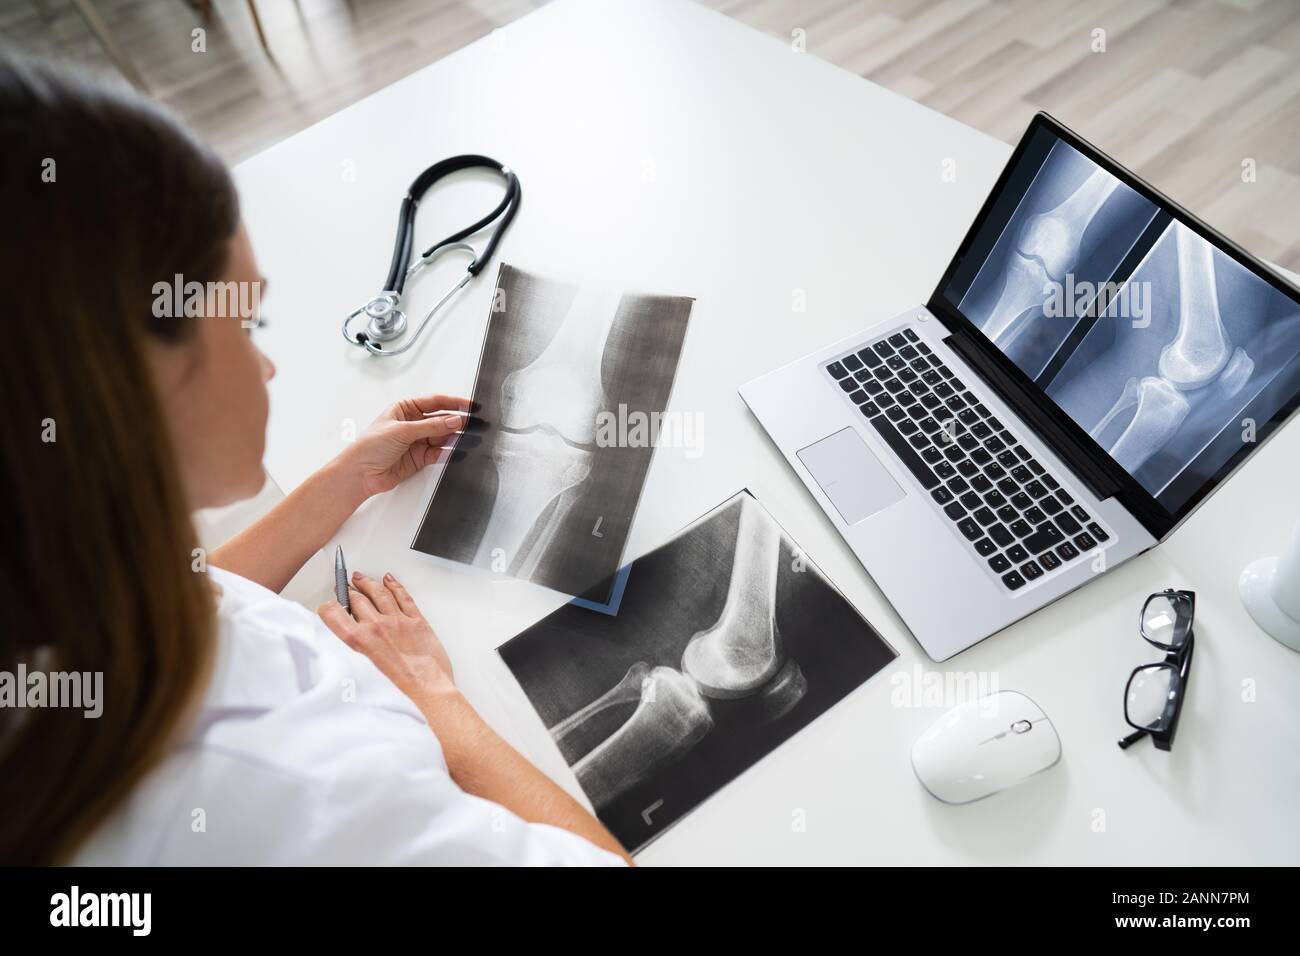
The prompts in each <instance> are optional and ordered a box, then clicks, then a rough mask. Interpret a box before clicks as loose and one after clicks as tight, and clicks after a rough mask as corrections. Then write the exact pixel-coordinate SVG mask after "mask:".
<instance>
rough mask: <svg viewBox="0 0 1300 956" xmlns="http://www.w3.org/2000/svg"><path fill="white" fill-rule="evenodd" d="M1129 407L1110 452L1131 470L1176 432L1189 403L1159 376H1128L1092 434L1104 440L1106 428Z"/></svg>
mask: <svg viewBox="0 0 1300 956" xmlns="http://www.w3.org/2000/svg"><path fill="white" fill-rule="evenodd" d="M1130 408H1132V409H1133V417H1132V419H1130V420H1129V423H1128V426H1127V427H1126V428H1125V429H1124V430H1123V432H1121V433H1120V435H1119V437H1118V438H1116V439H1115V441H1114V442H1112V443H1111V445H1110V449H1109V451H1110V455H1111V457H1112V458H1114V459H1115V461H1116V462H1117V463H1118V464H1119V465H1120V466H1122V467H1123V468H1124V469H1126V470H1127V471H1129V472H1134V471H1136V470H1137V469H1138V468H1141V467H1142V465H1144V464H1145V463H1146V460H1147V459H1148V458H1150V457H1151V456H1152V455H1154V454H1155V453H1156V452H1157V451H1159V450H1160V449H1161V448H1162V447H1164V445H1165V443H1166V442H1167V441H1169V439H1170V438H1172V437H1173V435H1174V433H1175V432H1177V431H1178V426H1180V425H1181V424H1182V423H1183V419H1184V418H1186V417H1187V410H1188V404H1187V398H1186V396H1184V395H1183V393H1182V392H1180V391H1179V390H1178V389H1176V388H1174V386H1172V385H1170V384H1169V383H1168V382H1166V381H1165V380H1164V379H1162V378H1157V377H1155V376H1154V375H1148V376H1147V377H1146V378H1143V379H1142V380H1141V381H1138V380H1137V379H1135V378H1130V379H1129V380H1128V381H1127V382H1125V383H1124V391H1123V392H1122V393H1121V394H1120V397H1119V400H1118V401H1116V402H1115V404H1114V406H1112V407H1111V410H1110V411H1108V412H1107V413H1106V414H1105V416H1103V418H1102V419H1101V421H1099V422H1098V423H1097V424H1096V425H1095V426H1094V427H1093V429H1092V435H1093V437H1094V438H1097V439H1099V440H1101V439H1103V437H1104V436H1103V432H1104V431H1105V430H1106V429H1107V427H1108V426H1110V425H1111V423H1112V422H1114V421H1115V420H1116V419H1117V418H1118V417H1119V416H1120V415H1121V414H1123V413H1124V412H1126V411H1127V410H1128V409H1130Z"/></svg>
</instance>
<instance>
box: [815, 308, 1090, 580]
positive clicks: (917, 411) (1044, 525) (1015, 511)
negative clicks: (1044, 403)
mask: <svg viewBox="0 0 1300 956" xmlns="http://www.w3.org/2000/svg"><path fill="white" fill-rule="evenodd" d="M825 368H826V371H827V372H828V373H829V374H830V376H831V378H833V379H834V380H835V382H836V384H837V385H838V386H839V388H840V389H841V390H842V391H843V392H844V395H845V397H846V398H847V399H848V400H849V401H851V402H852V403H853V404H854V405H855V406H857V408H858V410H859V411H860V412H861V413H862V415H863V416H864V417H865V418H866V419H867V421H869V422H870V423H871V425H872V427H874V428H875V430H876V433H877V434H879V435H880V437H881V438H882V439H883V440H884V442H885V444H887V445H888V446H889V447H890V449H891V450H892V451H893V453H894V454H895V455H896V456H897V457H898V459H899V461H901V462H902V463H903V464H904V465H906V466H907V469H908V470H909V471H910V472H911V473H912V476H913V477H914V478H915V479H916V480H917V482H918V483H919V484H920V485H921V487H922V488H924V489H925V490H926V492H927V493H929V495H930V497H931V498H933V499H934V502H935V504H936V505H938V507H939V508H940V509H941V510H942V511H943V513H944V514H945V515H946V516H947V517H948V520H949V521H950V522H951V524H952V526H953V528H954V530H955V531H956V533H957V534H958V535H959V536H960V537H961V539H962V540H963V541H965V542H966V543H967V546H968V547H970V548H971V549H972V550H973V551H974V552H975V556H976V557H977V559H978V560H979V561H980V562H981V563H982V564H984V566H985V567H987V568H988V569H989V571H990V572H991V573H992V574H993V575H994V576H995V577H996V578H997V579H998V580H999V581H1000V582H1001V583H1002V585H1003V587H1005V588H1006V589H1007V590H1009V591H1017V590H1019V589H1020V588H1022V587H1024V586H1025V585H1026V584H1029V583H1031V582H1035V581H1038V580H1040V579H1042V578H1044V577H1048V576H1051V575H1052V574H1053V573H1054V572H1057V571H1060V570H1062V569H1063V568H1065V567H1066V566H1067V565H1070V564H1073V563H1074V562H1076V561H1078V560H1079V559H1080V558H1081V557H1082V556H1083V555H1084V554H1086V553H1087V552H1089V551H1092V550H1094V549H1096V548H1099V547H1100V546H1101V545H1102V544H1103V543H1105V542H1106V541H1108V540H1110V537H1111V535H1110V532H1108V531H1107V530H1106V528H1104V527H1103V526H1102V525H1101V523H1100V522H1098V521H1097V520H1096V519H1095V518H1094V517H1093V516H1091V515H1090V514H1088V512H1087V510H1086V509H1085V508H1084V507H1083V506H1082V505H1080V504H1078V503H1077V502H1076V501H1075V499H1074V497H1073V496H1072V495H1071V494H1070V493H1069V491H1067V490H1066V488H1065V486H1064V485H1063V484H1062V483H1061V481H1060V480H1059V479H1058V478H1057V477H1056V476H1054V475H1053V474H1051V473H1050V472H1048V471H1047V469H1046V468H1044V467H1043V465H1042V464H1041V463H1040V462H1038V461H1037V460H1036V459H1035V458H1034V456H1033V454H1032V453H1031V452H1030V450H1029V449H1028V448H1026V447H1025V446H1024V445H1022V444H1021V443H1020V442H1019V441H1018V440H1017V439H1016V437H1015V436H1014V435H1013V434H1011V432H1010V431H1009V430H1008V429H1007V427H1006V426H1005V425H1004V424H1003V423H1002V422H1001V421H999V420H998V419H997V417H996V416H994V415H993V413H992V411H990V410H989V408H988V407H987V406H985V405H984V403H983V402H981V401H980V399H979V396H977V395H975V394H974V393H972V392H971V391H969V390H968V388H967V387H966V384H965V383H964V382H962V380H961V379H959V378H958V377H957V376H956V374H954V372H953V371H952V369H950V368H948V366H947V365H946V364H945V363H944V362H943V360H942V359H940V358H939V356H937V355H935V354H934V351H933V350H932V349H931V348H930V347H929V346H928V345H926V344H925V343H924V342H922V341H921V339H920V336H918V335H917V334H916V332H914V331H913V330H912V329H903V330H902V331H899V332H895V333H893V334H892V335H888V336H885V337H882V338H881V339H880V340H879V341H872V342H869V343H868V344H867V345H866V346H865V347H863V348H861V349H859V350H858V351H856V352H850V353H848V354H847V355H844V356H841V357H840V358H839V359H838V360H837V361H834V362H831V363H829V364H828V365H826V366H825Z"/></svg>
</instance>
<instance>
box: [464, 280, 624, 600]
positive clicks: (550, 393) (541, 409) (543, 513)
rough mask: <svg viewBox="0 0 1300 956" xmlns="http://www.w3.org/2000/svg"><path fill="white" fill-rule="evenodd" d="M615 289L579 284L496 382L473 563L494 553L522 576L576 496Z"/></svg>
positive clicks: (601, 393) (598, 403)
mask: <svg viewBox="0 0 1300 956" xmlns="http://www.w3.org/2000/svg"><path fill="white" fill-rule="evenodd" d="M619 295H620V293H619V291H618V290H617V289H613V288H610V287H608V286H603V285H589V286H584V287H582V288H580V289H579V291H578V294H577V295H576V296H574V299H573V303H572V305H571V306H570V307H569V310H568V312H567V313H566V315H565V316H564V320H563V321H562V322H561V323H560V327H559V328H558V329H557V331H556V333H555V335H554V337H553V338H552V339H551V341H550V343H549V344H548V345H547V347H546V348H545V349H544V350H543V351H542V354H541V355H539V356H538V357H537V358H536V359H535V360H534V361H533V362H532V363H531V364H529V365H527V366H525V367H524V368H521V369H518V370H516V371H514V372H512V373H511V374H510V375H509V376H507V377H506V380H505V381H504V382H503V383H502V386H501V403H502V404H501V409H502V411H501V426H500V427H501V431H500V433H499V434H498V435H497V436H496V441H495V443H494V447H493V451H492V460H493V463H494V464H495V466H496V472H497V494H496V502H495V505H494V507H493V509H492V515H491V518H490V519H489V521H488V525H487V529H486V531H485V532H484V534H483V538H482V540H481V541H480V543H479V550H478V554H477V555H476V556H475V563H478V564H490V563H491V562H492V559H493V557H494V555H497V554H501V555H504V556H505V559H506V562H507V563H508V566H509V570H510V571H511V573H513V574H517V575H519V576H521V577H527V576H529V575H530V574H531V573H532V572H533V570H534V569H535V568H536V565H537V562H538V561H540V560H541V558H542V556H543V555H544V554H545V552H546V548H547V547H548V546H549V545H550V543H551V541H552V540H553V539H554V536H555V534H556V533H557V531H558V529H559V528H560V527H561V525H562V524H563V522H564V519H565V517H566V516H567V515H568V513H569V511H570V509H571V508H572V507H573V505H574V503H575V502H576V501H577V500H578V499H579V498H580V497H581V494H582V492H581V488H582V484H583V482H584V481H585V480H586V478H587V477H588V475H590V474H591V463H592V457H593V452H594V442H595V437H596V420H597V416H598V414H599V413H600V412H601V411H602V410H603V409H604V408H605V407H606V404H607V402H606V397H605V390H604V386H603V384H602V380H601V359H602V357H603V356H604V354H605V341H606V339H607V338H608V337H609V330H610V326H611V325H612V324H613V321H614V316H615V314H616V312H617V311H618V303H619Z"/></svg>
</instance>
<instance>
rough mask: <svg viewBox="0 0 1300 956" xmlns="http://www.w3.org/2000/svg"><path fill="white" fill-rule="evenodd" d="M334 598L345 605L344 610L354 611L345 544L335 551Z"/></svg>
mask: <svg viewBox="0 0 1300 956" xmlns="http://www.w3.org/2000/svg"><path fill="white" fill-rule="evenodd" d="M334 598H335V600H337V601H338V602H339V603H340V604H342V605H343V610H345V611H347V612H348V613H349V614H351V613H352V602H351V601H349V600H348V566H347V564H346V563H345V562H344V561H343V545H339V546H338V549H337V550H335V552H334Z"/></svg>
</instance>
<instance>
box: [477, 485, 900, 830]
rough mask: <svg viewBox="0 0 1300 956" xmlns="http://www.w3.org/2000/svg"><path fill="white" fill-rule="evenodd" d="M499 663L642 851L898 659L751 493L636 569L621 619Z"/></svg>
mask: <svg viewBox="0 0 1300 956" xmlns="http://www.w3.org/2000/svg"><path fill="white" fill-rule="evenodd" d="M500 654H501V657H502V659H503V660H504V661H505V663H506V665H507V666H508V667H509V668H510V670H511V672H512V673H513V674H514V676H515V679H516V680H518V681H519V684H520V686H521V687H522V688H523V690H524V693H525V694H526V695H527V696H528V699H529V701H530V702H531V703H532V705H533V707H534V709H535V710H536V711H537V714H538V716H539V717H540V718H541V719H542V721H543V723H544V724H545V725H546V727H547V728H548V729H549V731H550V734H551V738H552V739H553V740H554V741H555V743H556V745H557V746H558V747H559V749H560V752H561V753H562V754H563V756H564V758H565V760H566V761H567V762H568V763H569V765H570V766H571V767H572V768H573V771H574V773H575V774H576V775H577V778H578V782H579V783H580V784H581V785H582V788H583V790H584V791H585V792H586V794H587V796H588V797H589V798H590V800H591V802H592V805H593V806H594V807H595V810H596V814H597V815H598V816H599V817H600V819H601V820H602V821H603V822H604V823H605V825H606V826H608V827H609V829H610V831H611V832H612V833H613V834H614V835H615V836H616V837H618V839H619V840H620V841H621V842H622V843H623V845H624V846H627V847H629V848H635V849H639V848H640V847H643V846H644V845H645V844H646V843H648V842H649V841H650V840H652V839H654V838H655V837H656V836H658V835H659V834H660V833H662V832H663V831H664V830H665V829H666V828H667V827H669V826H671V825H672V824H673V823H674V822H676V821H677V820H679V819H681V818H682V817H683V816H684V815H685V814H687V813H689V812H690V811H691V810H692V809H694V808H695V807H697V806H698V805H699V804H700V803H702V802H703V801H704V800H706V799H708V798H709V797H710V796H712V795H713V794H714V793H716V792H717V791H718V790H719V789H721V788H722V787H723V786H725V785H726V784H727V783H729V782H730V781H731V780H733V779H735V778H736V777H737V776H739V775H740V774H741V773H743V772H744V771H745V770H747V769H748V768H749V767H751V766H753V764H755V763H756V762H758V761H759V760H760V759H762V758H763V757H764V756H765V755H767V754H768V753H770V752H771V751H773V750H774V749H776V748H777V747H778V746H779V745H780V744H782V743H783V742H784V741H786V740H787V739H789V738H790V737H791V736H793V735H794V734H795V733H797V732H798V731H799V730H801V729H802V728H804V727H806V726H808V724H810V723H812V722H813V721H814V720H816V719H817V718H818V717H819V716H821V715H822V714H823V713H825V712H826V711H827V710H828V709H829V708H830V707H831V706H832V705H834V704H836V703H837V702H839V701H840V700H842V699H843V698H844V697H845V696H847V695H848V694H849V693H850V692H851V691H852V690H854V689H855V688H856V687H858V686H860V685H861V684H862V683H863V682H864V681H866V680H867V679H868V678H870V677H871V676H872V675H873V674H875V673H877V672H878V671H880V670H881V669H882V668H884V667H885V666H886V665H887V664H888V663H889V662H890V661H891V660H893V658H894V657H895V651H894V649H893V648H892V647H890V645H889V644H888V643H886V642H885V640H884V639H883V638H881V637H880V635H879V634H877V633H876V631H875V630H874V629H873V628H872V627H871V625H870V624H868V623H867V622H866V621H865V620H863V618H862V617H861V616H860V615H859V614H858V613H857V612H856V611H855V610H854V609H853V607H852V605H850V604H849V603H848V601H847V600H845V598H844V597H843V595H841V594H840V593H839V591H838V590H836V588H835V587H834V586H833V585H832V584H831V583H830V582H829V581H828V580H827V579H826V578H825V577H823V576H822V574H821V572H820V571H819V570H818V569H817V568H816V566H814V565H813V564H812V563H811V562H810V561H809V560H808V558H807V557H806V556H805V555H804V554H803V553H802V551H801V550H800V549H799V547H798V546H797V545H796V544H795V543H794V542H793V541H791V540H790V538H789V537H787V536H786V535H785V534H784V532H783V531H782V530H781V528H780V527H779V526H778V525H777V523H776V521H775V520H773V518H772V516H771V515H769V514H768V513H767V511H766V510H764V508H763V507H762V506H761V505H760V504H759V503H758V502H757V501H756V500H755V499H754V498H753V497H752V496H751V495H750V494H749V493H748V492H741V493H740V494H737V495H736V496H734V497H733V498H730V499H729V500H727V501H726V502H724V503H723V504H721V505H719V506H718V507H717V508H715V509H714V510H712V511H711V512H709V513H708V514H706V515H705V516H703V517H702V518H700V519H699V520H698V521H696V522H695V523H694V524H692V525H690V526H689V527H688V528H686V529H685V530H684V531H682V532H680V533H678V534H677V535H676V536H675V537H673V538H672V539H671V540H670V541H669V542H668V543H667V544H664V545H662V546H660V547H659V548H657V549H655V550H654V551H651V552H650V553H649V554H647V555H645V556H644V557H642V558H639V559H637V560H636V561H634V562H632V564H631V566H630V569H629V573H628V575H627V580H626V585H625V590H624V594H623V599H622V603H621V605H620V607H619V610H618V614H617V615H616V616H610V615H607V614H600V613H597V612H594V611H591V610H588V609H587V608H584V607H581V606H579V605H577V604H569V605H566V606H565V607H562V608H560V609H559V610H558V611H556V612H554V613H553V614H551V615H550V616H549V617H547V618H545V619H543V620H542V621H540V622H538V623H537V624H535V625H533V626H532V627H530V628H529V629H528V630H526V631H524V632H523V633H522V634H520V635H519V636H518V637H515V638H514V639H512V640H510V641H508V642H507V643H506V644H504V645H502V647H501V648H500ZM863 732H870V728H863Z"/></svg>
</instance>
